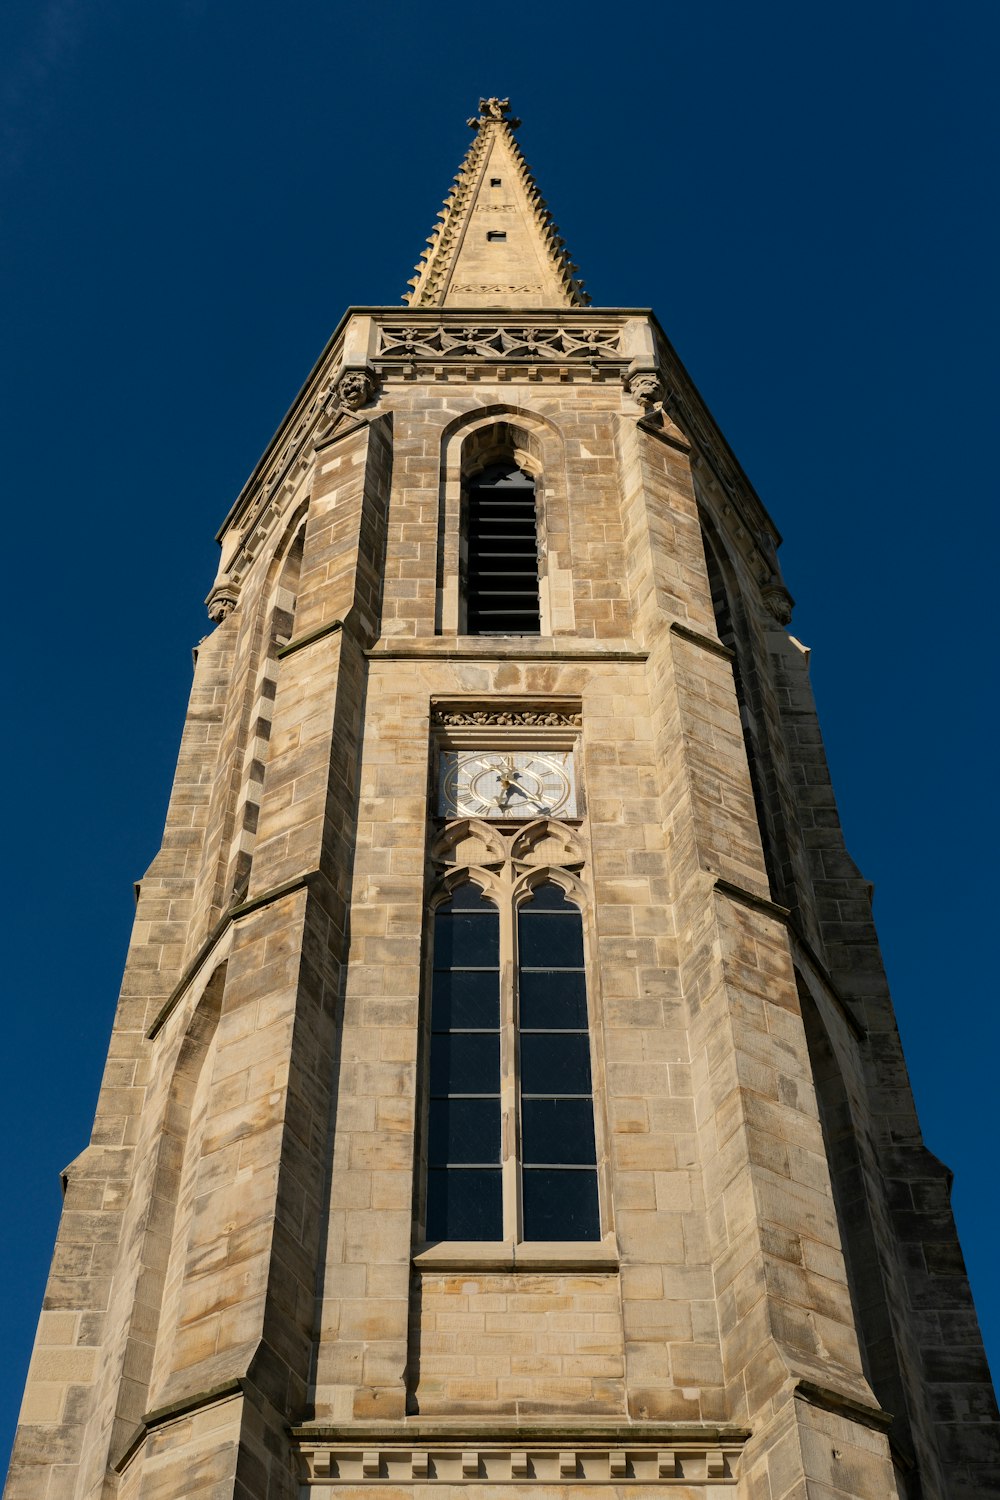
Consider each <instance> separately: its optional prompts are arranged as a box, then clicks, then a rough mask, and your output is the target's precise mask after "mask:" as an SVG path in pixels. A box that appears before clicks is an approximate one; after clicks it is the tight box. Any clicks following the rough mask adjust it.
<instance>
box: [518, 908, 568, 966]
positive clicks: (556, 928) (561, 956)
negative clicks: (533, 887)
mask: <svg viewBox="0 0 1000 1500" xmlns="http://www.w3.org/2000/svg"><path fill="white" fill-rule="evenodd" d="M574 913H575V914H574V915H573V916H563V915H562V913H560V914H559V915H558V916H555V915H552V916H550V915H549V914H548V913H543V912H538V913H535V912H533V911H531V909H530V907H529V908H527V909H526V908H525V907H522V908H521V910H520V912H519V913H518V918H517V935H518V949H519V956H520V960H521V967H522V968H526V969H582V968H583V929H582V927H581V924H580V913H579V912H578V911H576V910H575V908H574Z"/></svg>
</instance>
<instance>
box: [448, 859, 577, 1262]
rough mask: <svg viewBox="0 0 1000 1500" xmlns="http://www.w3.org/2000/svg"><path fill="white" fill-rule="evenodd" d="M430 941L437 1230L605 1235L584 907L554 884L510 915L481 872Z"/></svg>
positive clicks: (504, 1235) (543, 1236) (460, 1235)
mask: <svg viewBox="0 0 1000 1500" xmlns="http://www.w3.org/2000/svg"><path fill="white" fill-rule="evenodd" d="M515 930H516V934H517V944H516V947H517V962H516V965H515V964H514V962H513V958H514V955H513V952H512V951H511V950H512V949H513V947H514V933H515ZM433 945H434V946H433V957H432V983H431V1039H430V1090H429V1092H430V1099H429V1107H428V1132H427V1199H426V1211H425V1233H426V1238H427V1239H428V1240H430V1241H435V1240H493V1241H500V1240H504V1239H509V1238H510V1237H512V1236H513V1237H515V1238H517V1239H520V1240H550V1241H551V1240H596V1239H599V1238H600V1217H599V1211H598V1190H597V1158H596V1150H595V1139H594V1108H593V1098H592V1085H591V1068H590V1033H589V1028H588V1023H587V993H586V976H585V969H584V952H583V921H582V916H581V913H580V909H579V907H577V906H576V905H574V903H573V902H571V901H570V900H568V899H567V897H566V895H565V893H564V892H563V890H562V888H561V887H560V886H557V885H555V884H554V883H551V884H543V885H541V886H538V887H536V888H535V889H534V890H533V891H532V892H531V893H530V895H529V896H528V899H527V900H525V901H523V902H521V903H520V904H519V905H518V906H517V909H516V911H515V910H514V909H513V907H511V906H507V907H505V909H504V911H503V912H501V910H500V909H499V907H498V906H496V905H494V904H493V902H492V901H490V900H489V899H488V898H487V897H486V896H485V895H484V894H483V892H482V891H481V890H480V888H479V887H478V886H477V885H475V884H473V883H471V882H470V883H469V884H466V885H462V886H460V887H459V888H458V889H457V890H456V891H455V892H453V894H452V896H451V898H450V899H449V900H448V901H447V902H446V903H445V904H444V905H442V906H439V907H438V908H437V910H436V912H435V915H434V932H433ZM502 970H506V972H507V973H508V975H513V979H512V980H511V979H508V981H507V983H506V986H505V987H504V986H502V985H501V972H502Z"/></svg>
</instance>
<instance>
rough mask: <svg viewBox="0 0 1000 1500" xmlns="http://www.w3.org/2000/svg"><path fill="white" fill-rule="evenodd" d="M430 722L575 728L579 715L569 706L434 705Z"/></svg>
mask: <svg viewBox="0 0 1000 1500" xmlns="http://www.w3.org/2000/svg"><path fill="white" fill-rule="evenodd" d="M431 722H432V723H434V724H438V725H441V726H442V727H443V728H447V729H465V728H472V729H478V728H481V727H491V728H492V727H494V726H498V725H502V726H503V727H505V728H512V729H578V728H579V727H580V725H581V724H582V722H583V716H582V714H580V713H579V712H576V711H573V710H571V709H544V708H537V709H536V708H434V709H432V710H431Z"/></svg>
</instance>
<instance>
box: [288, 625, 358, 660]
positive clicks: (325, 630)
mask: <svg viewBox="0 0 1000 1500" xmlns="http://www.w3.org/2000/svg"><path fill="white" fill-rule="evenodd" d="M343 628H344V622H343V620H331V621H330V623H329V624H328V625H320V626H318V627H317V629H315V630H310V631H309V632H308V634H307V635H300V636H299V637H298V639H296V640H291V641H286V643H285V644H284V645H283V646H281V647H279V649H278V651H277V652H276V653H275V654H276V656H277V658H278V660H279V661H284V659H285V657H286V656H294V655H295V653H296V651H301V650H302V649H303V648H304V647H306V646H311V645H313V644H314V642H316V641H322V640H324V639H325V638H326V636H328V635H333V634H334V633H335V632H336V631H338V630H343Z"/></svg>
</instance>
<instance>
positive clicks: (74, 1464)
mask: <svg viewBox="0 0 1000 1500" xmlns="http://www.w3.org/2000/svg"><path fill="white" fill-rule="evenodd" d="M470 123H471V125H472V128H473V131H474V137H473V142H472V145H471V148H470V150H469V152H468V155H467V156H466V158H465V160H464V161H463V163H462V165H461V167H460V169H459V172H458V175H457V177H456V178H455V181H454V185H453V187H452V189H451V192H450V193H449V195H448V197H447V199H446V200H445V204H444V207H443V209H442V211H441V213H440V214H439V216H438V222H437V224H436V227H435V229H434V231H433V233H432V235H431V237H430V239H429V240H428V242H427V249H426V251H425V252H424V255H423V257H422V259H421V262H420V265H419V267H418V269H417V273H416V276H415V277H414V279H413V281H412V282H411V283H410V291H409V293H408V295H407V297H406V299H405V301H406V303H407V306H406V307H405V308H404V309H402V310H400V309H399V308H389V307H379V308H370V307H369V308H355V309H352V310H350V311H349V312H348V313H347V314H346V316H345V317H344V319H343V321H342V322H341V324H340V326H339V327H338V328H337V330H336V332H335V333H334V334H333V337H332V338H331V339H330V341H329V343H328V344H327V346H326V348H325V349H324V351H323V353H322V355H321V357H320V359H319V361H318V363H317V365H316V367H315V369H314V370H313V371H312V373H311V374H310V376H309V378H308V379H307V381H306V383H305V385H304V387H303V389H302V392H301V394H300V395H299V396H298V398H297V399H296V401H295V403H294V405H293V406H292V408H291V411H290V412H289V414H288V416H287V417H286V419H285V421H284V422H283V424H282V426H281V427H280V429H279V431H278V432H277V434H276V435H275V437H274V439H273V440H272V442H271V443H270V445H269V446H268V448H267V450H266V452H265V454H264V456H263V458H262V459H261V461H260V463H259V464H258V466H257V468H256V469H255V471H254V473H253V474H252V475H251V477H250V479H249V480H248V482H247V484H246V486H245V488H244V489H243V491H242V493H241V494H240V496H239V498H238V499H237V501H236V503H235V504H234V505H233V507H232V509H231V511H230V513H229V515H228V516H227V517H226V519H225V521H224V522H223V525H222V529H221V531H220V532H219V542H220V544H221V553H222V556H221V567H220V571H219V575H218V578H217V580H216V583H215V586H214V587H213V589H212V592H211V594H210V596H209V600H208V609H209V614H210V616H211V619H212V620H213V621H214V629H213V630H212V631H211V633H210V634H209V635H208V636H207V637H206V638H205V639H204V640H203V641H202V643H201V645H200V646H199V648H198V651H197V661H196V667H195V673H194V684H193V688H192V693H191V702H190V708H189V711H188V715H187V720H186V723H185V727H184V733H183V739H182V742H181V749H180V754H179V759H178V765H177V773H176V779H175V782H174V787H173V792H172V796H171V800H170V806H169V812H168V815H167V822H166V829H165V833H164V837H163V844H162V847H161V849H160V851H159V853H158V854H157V855H156V858H155V859H154V860H153V863H152V865H151V866H150V869H149V871H148V873H147V875H146V876H145V878H144V879H143V881H142V883H141V890H140V892H139V900H138V910H137V914H136V923H135V930H134V934H133V938H132V943H131V948H130V952H129V958H128V964H127V968H126V972H125V979H124V984H123V988H122V994H121V1000H120V1004H119V1007H118V1011H117V1015H116V1019H115V1025H114V1032H113V1035H112V1039H111V1046H110V1052H109V1057H108V1063H107V1071H106V1073H105V1077H104V1082H103V1085H102V1089H101V1094H100V1101H99V1104H98V1110H97V1118H96V1122H95V1125H94V1131H93V1136H92V1138H91V1141H90V1143H89V1145H87V1146H86V1147H85V1149H84V1150H83V1151H82V1153H81V1154H80V1156H79V1157H78V1158H77V1159H76V1160H75V1161H74V1162H73V1163H72V1165H71V1166H70V1167H69V1168H68V1169H67V1171H66V1173H65V1179H64V1181H65V1206H64V1211H63V1216H62V1222H61V1226H60V1230H59V1237H58V1242H57V1245H56V1250H55V1258H54V1261H53V1266H52V1272H51V1277H50V1280H49V1284H48V1289H47V1293H46V1298H45V1304H44V1310H43V1312H42V1315H41V1320H40V1323H39V1330H38V1338H37V1343H36V1348H35V1353H34V1357H33V1360H32V1365H31V1371H30V1375H29V1380H28V1386H27V1391H26V1395H25V1399H24V1406H23V1409H22V1414H21V1426H20V1428H19V1431H18V1439H17V1444H16V1448H15V1456H14V1462H13V1465H12V1469H11V1476H10V1479H9V1483H8V1488H7V1490H6V1496H7V1500H111V1497H117V1500H177V1497H190V1500H226V1497H234V1500H236V1497H238V1500H293V1497H299V1496H305V1495H306V1494H308V1495H310V1496H312V1497H314V1500H417V1497H419V1500H434V1496H435V1492H438V1493H439V1494H440V1496H441V1497H442V1500H455V1497H456V1495H457V1494H458V1493H459V1491H461V1492H463V1494H465V1493H466V1492H467V1494H468V1500H475V1494H476V1491H477V1490H478V1491H480V1492H481V1495H482V1500H515V1496H516V1494H517V1492H521V1493H524V1492H525V1491H527V1492H529V1493H531V1492H534V1493H535V1495H536V1496H537V1497H538V1500H579V1497H580V1495H581V1494H582V1492H583V1491H584V1490H589V1491H590V1492H591V1493H592V1494H593V1497H594V1500H652V1497H653V1496H654V1494H661V1495H662V1496H663V1500H670V1497H671V1496H676V1497H677V1500H714V1497H717V1496H718V1497H720V1500H721V1496H722V1495H723V1494H724V1493H726V1492H729V1493H733V1494H735V1495H736V1496H738V1497H740V1500H803V1497H806V1496H809V1497H814V1500H820V1497H822V1500H833V1497H839V1500H891V1497H895V1496H899V1497H901V1500H971V1497H973V1496H975V1497H976V1500H983V1497H987V1496H990V1495H997V1494H998V1493H1000V1442H998V1433H1000V1429H998V1426H997V1417H996V1407H995V1404H994V1400H993V1394H992V1390H991V1387H990V1381H989V1374H988V1370H987V1368H986V1364H985V1359H984V1355H983V1349H982V1344H981V1341H980V1337H979V1331H978V1327H977V1323H976V1318H975V1312H974V1309H973V1306H972V1301H971V1298H970V1293H969V1288H968V1284H967V1281H966V1278H965V1273H964V1268H963V1263H962V1257H961V1253H960V1250H959V1246H958V1242H957V1239H956V1235H955V1229H954V1225H953V1222H952V1218H951V1213H950V1209H949V1200H948V1190H949V1173H948V1171H947V1168H946V1167H944V1166H943V1165H942V1164H941V1163H940V1162H939V1161H938V1160H937V1159H936V1158H935V1157H934V1156H933V1155H932V1154H931V1153H930V1152H929V1151H928V1150H927V1148H926V1147H925V1145H924V1144H923V1141H922V1139H921V1135H920V1128H919V1125H918V1122H917V1118H916V1114H915V1111H914V1105H913V1100H912V1096H911V1093H910V1088H909V1084H908V1081H907V1076H906V1070H905V1065H904V1062H903V1057H902V1054H901V1051H900V1043H899V1037H898V1034H897V1030H896V1025H895V1021H894V1018H893V1010H892V1005H891V1002H890V999H889V995H888V991H887V988H886V981H885V976H884V973H883V970H882V965H881V961H880V957H879V949H878V944H877V941H876V937H875V930H874V927H873V923H872V914H871V907H870V901H869V893H868V890H867V888H866V885H865V882H864V880H863V879H862V878H861V877H860V875H859V873H858V871H857V869H856V868H855V866H854V864H853V863H852V861H851V859H850V856H849V855H848V853H847V851H846V849H845V847H844V843H843V838H842V834H841V830H840V826H839V822H838V818H837V809H836V803H835V800H834V795H833V791H832V788H831V785H830V780H829V776H828V772H827V767H826V762H825V759H824V754H823V747H822V741H821V739H820V734H819V730H818V727H817V721H816V715H815V711H814V708H813V702H812V698H811V695H810V688H809V674H808V652H807V651H806V650H805V649H804V648H803V647H802V646H801V645H800V644H799V643H798V642H797V641H796V640H795V638H794V637H793V636H792V635H790V634H789V632H788V629H787V627H788V625H789V622H790V619H791V611H792V600H791V597H790V595H789V592H788V589H787V587H786V585H785V583H784V581H783V579H782V576H781V571H780V568H779V565H778V560H777V548H778V544H779V541H780V538H779V535H778V532H777V529H776V527H775V525H774V523H773V521H772V520H771V519H770V517H769V516H768V514H767V512H766V511H765V510H764V508H763V506H762V504H761V502H760V500H759V499H758V497H757V495H756V494H755V492H754V490H753V488H752V486H751V485H750V483H749V482H748V480H747V478H746V476H745V475H744V473H743V471H742V470H741V468H740V466H739V463H738V462H737V460H736V458H735V457H734V455H733V454H732V453H731V451H730V450H729V448H728V446H727V444H726V441H725V439H724V438H723V436H722V434H721V433H720V432H719V431H718V429H717V427H716V426H715V424H714V423H713V421H712V418H711V416H710V415H709V413H708V411H707V410H706V408H705V406H704V404H703V402H702V400H701V398H700V396H699V395H698V392H697V391H696V390H695V389H694V387H693V385H692V383H691V380H690V379H689V377H688V375H687V374H686V372H685V370H684V368H683V366H682V365H681V363H680V361H679V360H678V358H677V355H676V354H675V353H674V350H673V349H672V347H671V345H670V343H669V342H668V340H667V338H666V337H665V335H664V333H663V331H662V329H661V328H660V326H659V324H658V323H657V321H656V319H655V318H654V317H653V316H652V315H651V314H650V313H649V312H648V311H645V310H642V309H620V308H611V309H600V308H594V307H592V306H590V305H589V298H588V297H587V296H586V294H585V292H584V290H583V286H582V283H581V282H580V281H579V279H578V278H577V274H576V267H575V266H574V265H573V264H572V263H571V262H570V260H569V258H568V256H567V254H566V251H565V249H564V246H563V242H562V240H561V239H560V238H559V236H558V233H557V231H556V229H555V226H554V225H553V223H552V220H551V218H550V216H549V214H548V212H547V210H546V207H545V204H544V202H543V200H542V199H541V197H540V195H539V192H538V189H537V187H536V186H535V183H534V180H533V178H532V175H531V172H530V171H529V169H528V167H527V165H526V163H525V161H524V158H523V157H522V155H521V153H520V150H519V149H518V146H517V144H516V139H515V130H516V127H517V124H518V122H517V121H516V120H514V119H512V118H511V117H510V114H509V110H508V105H507V101H506V100H497V99H489V100H484V101H482V102H481V105H480V113H479V115H478V117H477V118H475V119H474V120H472V121H471V122H470ZM790 519H791V520H792V521H794V517H792V518H790Z"/></svg>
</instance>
